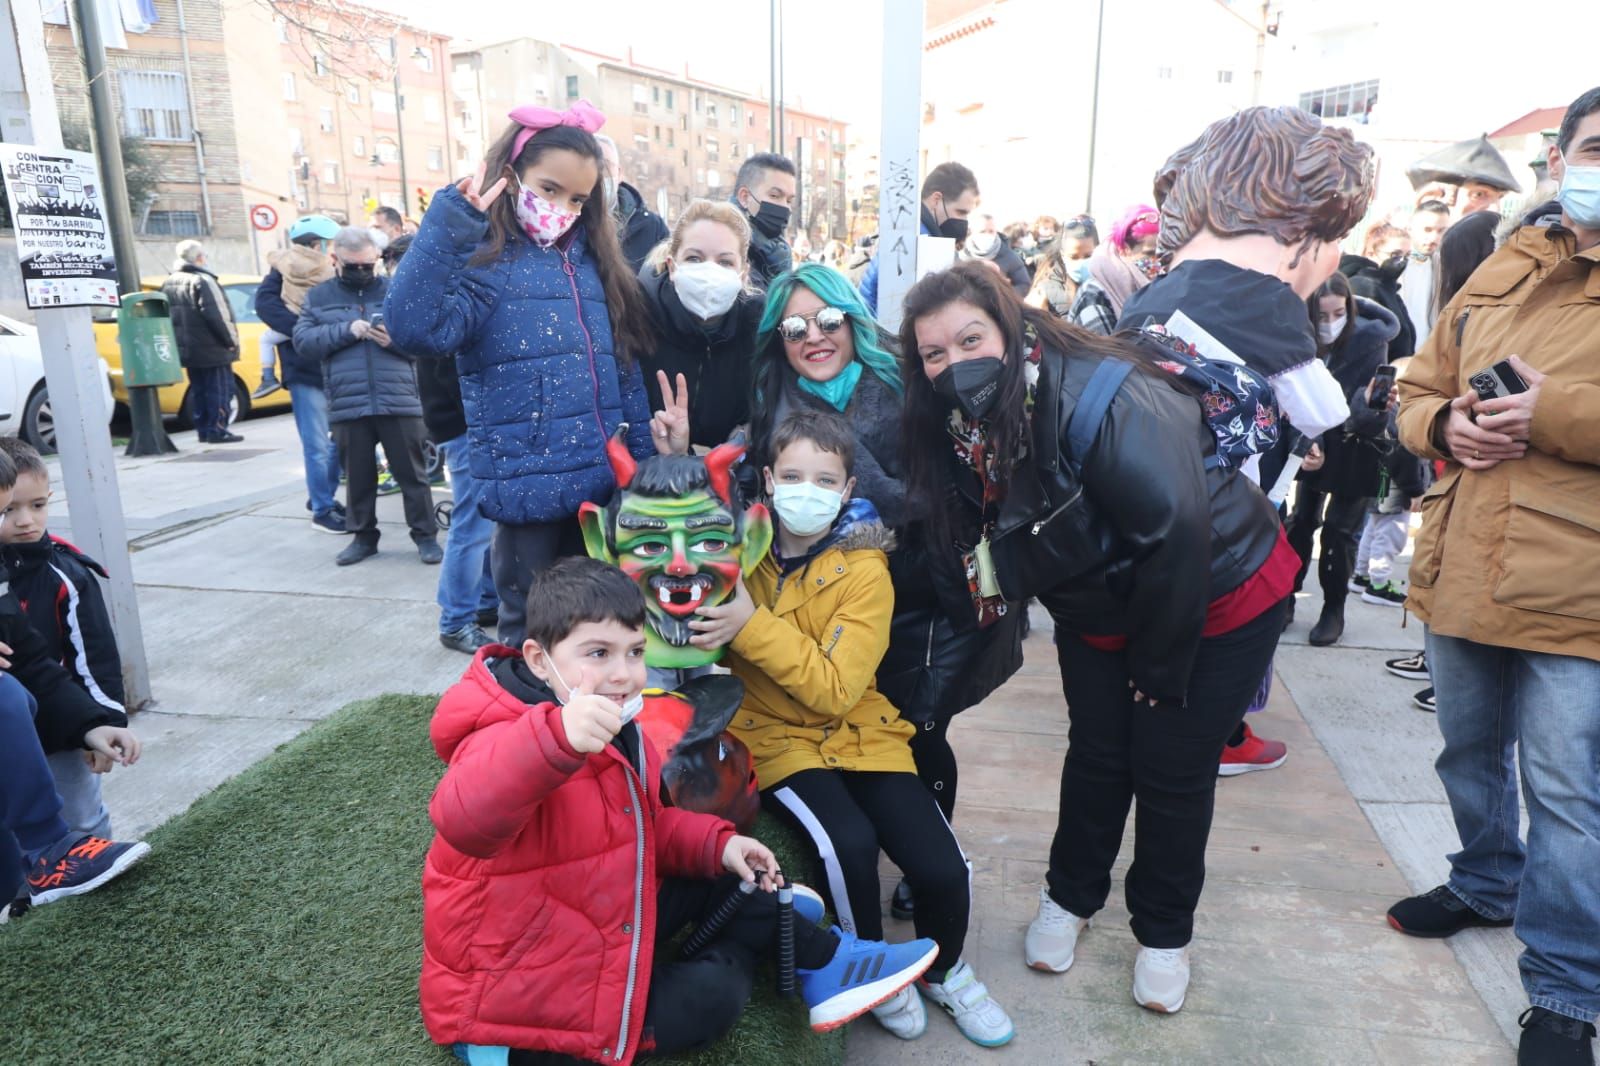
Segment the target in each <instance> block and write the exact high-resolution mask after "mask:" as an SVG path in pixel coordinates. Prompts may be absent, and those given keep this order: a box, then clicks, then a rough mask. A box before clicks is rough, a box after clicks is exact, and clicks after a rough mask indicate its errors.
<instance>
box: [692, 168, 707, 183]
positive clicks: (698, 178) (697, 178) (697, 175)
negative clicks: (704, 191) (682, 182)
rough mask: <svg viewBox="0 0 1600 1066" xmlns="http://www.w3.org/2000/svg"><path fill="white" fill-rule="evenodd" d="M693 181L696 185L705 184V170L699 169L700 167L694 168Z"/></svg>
mask: <svg viewBox="0 0 1600 1066" xmlns="http://www.w3.org/2000/svg"><path fill="white" fill-rule="evenodd" d="M694 183H695V184H696V185H702V186H703V185H705V183H706V172H705V171H704V170H700V169H696V170H695V172H694Z"/></svg>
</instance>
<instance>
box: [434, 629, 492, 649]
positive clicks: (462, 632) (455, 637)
mask: <svg viewBox="0 0 1600 1066" xmlns="http://www.w3.org/2000/svg"><path fill="white" fill-rule="evenodd" d="M439 643H440V644H443V645H444V646H445V647H447V648H449V649H450V650H451V651H459V652H461V653H463V654H465V655H476V654H478V649H479V648H481V647H483V646H484V645H485V644H493V643H494V638H493V637H491V636H489V634H487V633H485V632H484V631H483V630H482V629H481V628H479V627H478V626H476V625H473V624H471V623H469V624H467V625H464V626H462V627H461V628H460V629H458V630H456V631H455V632H454V633H440V634H439Z"/></svg>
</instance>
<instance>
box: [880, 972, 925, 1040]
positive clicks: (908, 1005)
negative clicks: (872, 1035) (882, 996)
mask: <svg viewBox="0 0 1600 1066" xmlns="http://www.w3.org/2000/svg"><path fill="white" fill-rule="evenodd" d="M872 1016H873V1017H874V1018H876V1019H878V1021H879V1022H881V1023H882V1024H883V1027H884V1028H885V1029H887V1030H889V1032H891V1033H893V1034H894V1035H895V1036H898V1037H899V1038H900V1039H901V1040H915V1039H916V1038H917V1037H919V1036H921V1035H922V1034H923V1033H925V1032H927V1030H928V1011H927V1009H926V1008H924V1007H923V1005H922V997H921V996H919V995H917V986H916V982H912V983H911V984H909V985H906V986H905V987H904V988H902V989H901V990H900V991H898V992H896V993H895V994H894V995H892V996H890V997H889V998H888V999H886V1000H884V1001H883V1002H882V1003H880V1004H878V1005H877V1006H876V1007H873V1008H872Z"/></svg>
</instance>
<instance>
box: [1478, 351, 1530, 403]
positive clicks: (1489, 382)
mask: <svg viewBox="0 0 1600 1066" xmlns="http://www.w3.org/2000/svg"><path fill="white" fill-rule="evenodd" d="M1468 381H1469V382H1470V384H1471V385H1472V391H1473V392H1475V393H1477V394H1478V399H1480V400H1492V399H1494V398H1495V397H1496V396H1515V395H1517V394H1518V393H1523V392H1527V391H1528V383H1527V382H1526V381H1523V380H1522V375H1521V374H1518V373H1517V372H1516V371H1515V370H1513V369H1512V367H1511V361H1510V360H1509V359H1502V360H1500V361H1499V362H1498V363H1496V364H1494V366H1491V367H1490V368H1489V369H1488V370H1483V371H1480V372H1478V373H1476V374H1474V375H1472V377H1471V378H1469V379H1468Z"/></svg>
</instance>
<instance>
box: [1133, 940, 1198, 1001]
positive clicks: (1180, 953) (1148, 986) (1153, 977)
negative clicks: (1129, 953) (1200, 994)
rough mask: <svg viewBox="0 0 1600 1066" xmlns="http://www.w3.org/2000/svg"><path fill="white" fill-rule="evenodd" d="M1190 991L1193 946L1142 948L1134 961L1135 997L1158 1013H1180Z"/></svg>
mask: <svg viewBox="0 0 1600 1066" xmlns="http://www.w3.org/2000/svg"><path fill="white" fill-rule="evenodd" d="M1188 993H1189V949H1188V948H1146V947H1141V948H1140V949H1139V957H1138V958H1137V959H1135V960H1134V963H1133V1001H1134V1002H1135V1003H1137V1004H1139V1006H1141V1007H1143V1008H1144V1009H1145V1010H1153V1011H1155V1012H1156V1013H1157V1014H1176V1013H1178V1011H1180V1010H1182V1009H1183V1000H1184V997H1185V996H1186V995H1188Z"/></svg>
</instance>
